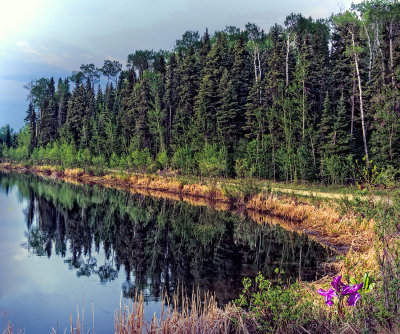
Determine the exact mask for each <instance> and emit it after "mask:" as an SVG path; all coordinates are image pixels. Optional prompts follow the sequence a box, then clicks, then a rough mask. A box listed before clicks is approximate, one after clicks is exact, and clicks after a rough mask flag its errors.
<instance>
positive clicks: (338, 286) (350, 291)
mask: <svg viewBox="0 0 400 334" xmlns="http://www.w3.org/2000/svg"><path fill="white" fill-rule="evenodd" d="M331 285H332V287H333V289H329V290H327V291H325V290H323V289H319V290H318V293H319V294H320V295H321V296H324V297H325V304H326V305H329V306H332V305H333V301H332V298H333V297H338V298H339V305H340V304H341V300H342V298H343V297H345V296H348V298H347V305H349V306H355V305H356V304H357V301H358V300H359V299H360V298H361V295H360V294H359V293H358V292H357V291H358V290H360V289H361V288H362V286H363V283H359V284H354V285H353V286H350V285H346V284H344V283H343V282H342V276H337V277H334V278H333V279H332V282H331Z"/></svg>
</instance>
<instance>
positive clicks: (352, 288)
mask: <svg viewBox="0 0 400 334" xmlns="http://www.w3.org/2000/svg"><path fill="white" fill-rule="evenodd" d="M362 286H363V283H359V284H354V285H353V286H348V285H345V286H344V288H343V290H342V296H345V295H350V294H353V293H356V292H357V291H358V290H360V289H361V288H362Z"/></svg>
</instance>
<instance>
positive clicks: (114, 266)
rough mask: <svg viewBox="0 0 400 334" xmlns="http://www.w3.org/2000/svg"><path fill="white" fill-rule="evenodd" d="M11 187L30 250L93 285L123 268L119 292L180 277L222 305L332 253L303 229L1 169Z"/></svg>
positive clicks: (152, 287) (162, 285) (150, 289)
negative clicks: (262, 280)
mask: <svg viewBox="0 0 400 334" xmlns="http://www.w3.org/2000/svg"><path fill="white" fill-rule="evenodd" d="M12 186H16V187H17V189H18V192H19V194H20V197H21V198H23V199H26V200H28V205H27V207H26V210H25V217H26V223H27V232H26V236H27V244H26V247H28V249H29V250H30V252H31V253H33V254H36V255H38V256H48V257H51V256H54V254H55V255H57V256H62V257H63V258H65V260H64V262H65V263H66V264H67V265H68V268H69V269H71V270H75V271H76V275H77V276H78V277H80V276H91V275H97V276H98V277H99V280H100V283H101V284H106V283H107V282H109V281H112V280H114V279H115V278H116V277H117V276H118V273H119V271H120V269H121V267H122V268H123V269H124V271H125V275H126V281H125V282H124V284H123V285H122V291H123V294H124V296H125V297H127V298H129V297H133V296H134V294H135V291H136V290H138V291H143V292H144V293H145V297H146V299H147V300H158V299H159V298H160V295H161V294H162V291H163V290H164V291H166V292H167V293H169V294H172V293H173V292H174V290H175V289H176V287H177V286H178V284H180V283H182V284H183V285H184V286H185V287H187V288H189V289H191V288H192V287H193V286H199V288H200V290H210V291H213V292H215V294H216V297H217V300H218V301H219V302H220V303H221V304H224V303H226V302H228V301H229V300H232V299H234V298H236V297H237V295H238V293H239V292H240V290H241V280H242V279H243V277H245V276H255V275H256V274H257V272H258V271H261V272H262V273H263V274H264V275H265V276H266V277H268V278H270V279H271V280H276V279H278V274H277V273H276V271H277V270H276V269H277V268H279V272H280V274H279V278H280V279H283V280H289V279H291V280H296V279H298V278H300V279H302V280H311V279H315V278H316V277H319V276H320V275H321V274H323V269H322V264H323V263H324V262H325V261H326V259H327V258H328V257H329V256H330V255H331V253H330V251H329V250H328V249H326V248H325V247H322V246H321V245H319V244H317V243H315V242H314V241H311V240H310V239H308V238H307V237H306V236H305V235H299V234H296V233H293V232H289V231H286V230H284V229H283V228H280V227H279V226H276V225H269V224H257V223H255V222H254V221H252V220H251V219H249V218H247V217H246V216H245V215H243V216H239V215H237V214H234V213H231V212H224V211H217V210H215V209H213V208H210V207H206V206H191V205H190V204H188V203H185V202H179V201H172V200H166V199H160V198H153V197H145V196H142V195H135V194H131V193H128V192H123V191H119V190H113V189H105V188H101V187H97V186H94V187H93V186H88V185H81V186H77V185H71V184H67V183H64V182H60V181H53V180H43V179H41V178H38V177H36V176H33V175H16V174H0V189H1V191H4V192H8V191H9V189H10V188H11V187H12ZM103 252H104V254H105V255H104V259H103V260H100V254H103ZM102 258H103V257H102Z"/></svg>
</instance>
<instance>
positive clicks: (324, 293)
mask: <svg viewBox="0 0 400 334" xmlns="http://www.w3.org/2000/svg"><path fill="white" fill-rule="evenodd" d="M317 292H318V293H319V294H320V295H321V296H326V294H327V293H328V291H325V290H324V289H318V291H317Z"/></svg>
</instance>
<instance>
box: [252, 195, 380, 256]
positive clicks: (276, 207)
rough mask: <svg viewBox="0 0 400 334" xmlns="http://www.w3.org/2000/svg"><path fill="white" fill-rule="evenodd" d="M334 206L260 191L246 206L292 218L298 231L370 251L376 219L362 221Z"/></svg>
mask: <svg viewBox="0 0 400 334" xmlns="http://www.w3.org/2000/svg"><path fill="white" fill-rule="evenodd" d="M335 206H336V204H335V203H333V202H329V203H328V202H322V203H321V204H320V205H319V206H316V205H312V204H309V203H303V202H300V201H298V200H294V199H292V198H290V197H283V196H281V197H278V196H276V195H270V194H268V195H263V194H258V195H256V196H254V197H252V198H251V199H250V200H249V201H248V203H247V205H246V208H247V209H249V210H255V211H258V212H268V213H271V214H273V215H276V216H278V217H281V218H284V219H287V220H292V221H294V222H293V225H294V226H295V225H297V226H298V230H305V231H310V232H311V231H312V232H313V234H317V236H318V237H319V238H320V239H322V241H324V242H325V243H327V244H331V245H336V246H344V245H347V246H351V247H352V248H353V249H355V250H357V251H364V250H367V249H368V248H369V247H370V245H371V243H372V241H373V225H374V222H373V221H365V220H364V221H360V220H359V219H357V217H355V216H352V215H350V214H346V216H341V215H340V214H339V213H338V208H336V207H335Z"/></svg>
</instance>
